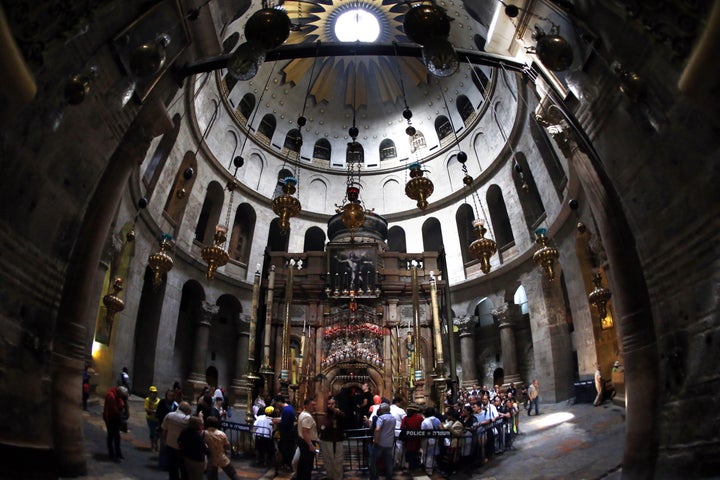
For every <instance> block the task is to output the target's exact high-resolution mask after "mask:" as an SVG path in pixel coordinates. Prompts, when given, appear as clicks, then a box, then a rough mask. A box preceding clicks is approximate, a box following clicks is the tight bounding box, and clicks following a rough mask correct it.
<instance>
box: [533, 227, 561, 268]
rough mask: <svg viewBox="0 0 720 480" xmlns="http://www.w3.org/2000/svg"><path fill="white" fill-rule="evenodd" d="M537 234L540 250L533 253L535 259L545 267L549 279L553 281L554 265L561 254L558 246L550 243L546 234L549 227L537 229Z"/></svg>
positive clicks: (540, 265) (539, 264)
mask: <svg viewBox="0 0 720 480" xmlns="http://www.w3.org/2000/svg"><path fill="white" fill-rule="evenodd" d="M535 234H536V235H537V240H536V242H537V244H538V245H540V250H538V251H537V252H535V253H534V254H533V260H534V261H535V263H536V264H537V265H538V266H539V267H541V268H542V269H543V272H545V275H547V277H548V279H549V280H551V281H552V280H554V279H555V270H554V268H553V267H554V265H555V261H556V260H557V259H558V257H559V256H560V254H559V253H558V249H557V248H555V247H551V246H550V245H548V240H549V239H548V238H547V236H546V234H547V228H538V229H537V230H535Z"/></svg>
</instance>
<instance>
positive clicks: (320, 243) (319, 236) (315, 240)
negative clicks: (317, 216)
mask: <svg viewBox="0 0 720 480" xmlns="http://www.w3.org/2000/svg"><path fill="white" fill-rule="evenodd" d="M323 250H325V232H323V230H322V229H321V228H320V227H310V228H308V229H307V230H305V245H304V246H303V252H322V251H323Z"/></svg>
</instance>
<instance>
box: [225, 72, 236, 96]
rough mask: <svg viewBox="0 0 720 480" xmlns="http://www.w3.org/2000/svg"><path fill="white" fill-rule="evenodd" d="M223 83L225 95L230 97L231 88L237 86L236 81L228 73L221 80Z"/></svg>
mask: <svg viewBox="0 0 720 480" xmlns="http://www.w3.org/2000/svg"><path fill="white" fill-rule="evenodd" d="M223 81H224V82H225V88H226V89H227V94H228V95H230V92H232V91H233V88H235V85H237V82H238V79H237V78H236V77H233V76H232V75H230V74H229V73H228V74H227V75H225V78H223Z"/></svg>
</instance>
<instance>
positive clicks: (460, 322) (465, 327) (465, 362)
mask: <svg viewBox="0 0 720 480" xmlns="http://www.w3.org/2000/svg"><path fill="white" fill-rule="evenodd" d="M453 323H454V324H455V325H456V326H457V327H458V330H459V332H458V333H459V336H460V359H461V365H462V382H461V385H460V386H462V387H466V388H467V387H470V388H472V386H473V384H475V383H477V382H478V379H477V372H476V370H475V322H474V319H473V317H470V316H466V317H463V318H456V319H455V320H454V321H453Z"/></svg>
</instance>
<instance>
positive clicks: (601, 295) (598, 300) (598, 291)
mask: <svg viewBox="0 0 720 480" xmlns="http://www.w3.org/2000/svg"><path fill="white" fill-rule="evenodd" d="M592 281H593V283H594V284H595V288H594V289H593V291H592V292H590V294H589V295H588V300H589V301H590V303H591V304H592V305H594V306H595V308H597V311H598V313H599V314H600V320H604V319H605V317H607V302H608V300H610V296H611V295H612V294H611V293H610V290H608V289H607V288H605V287H603V286H602V277H601V276H600V274H599V273H593V276H592Z"/></svg>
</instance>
